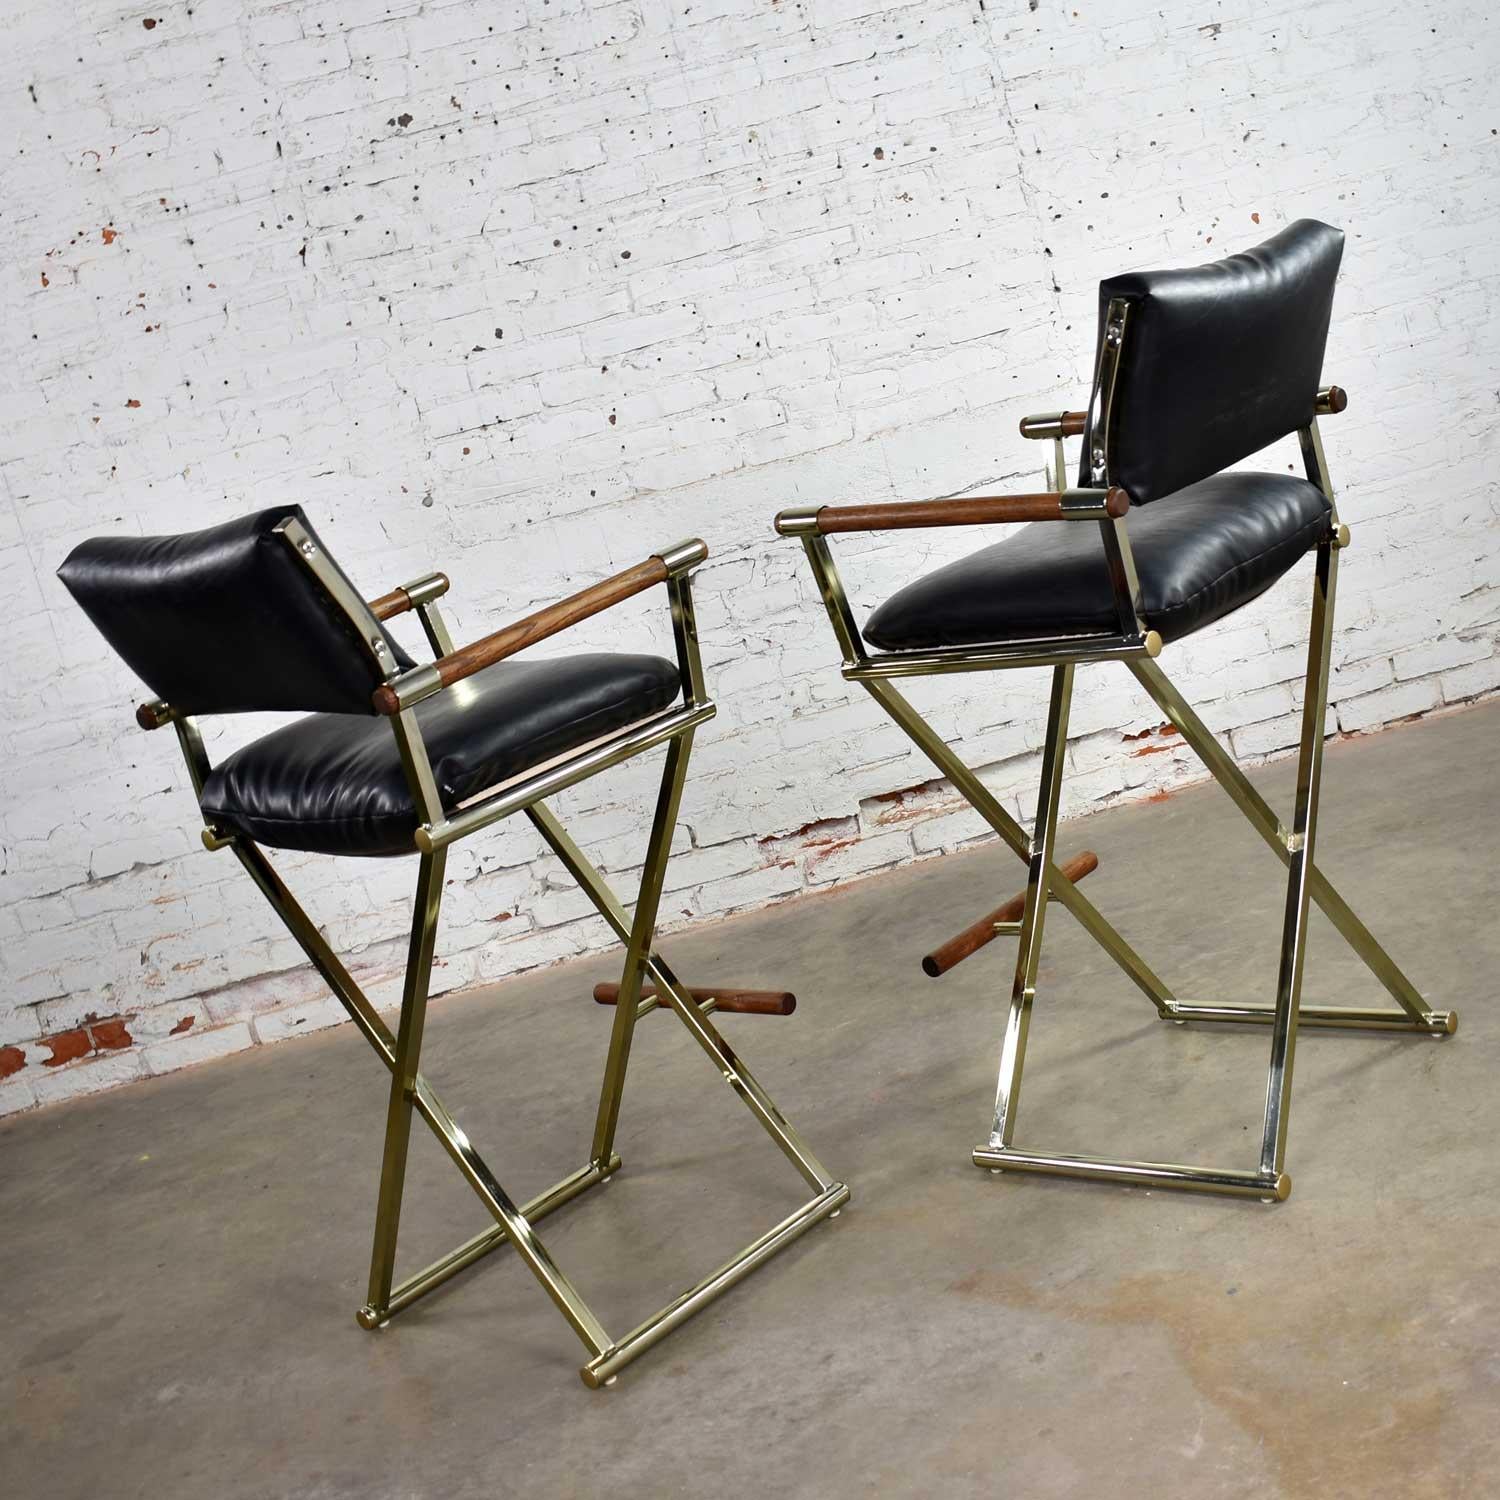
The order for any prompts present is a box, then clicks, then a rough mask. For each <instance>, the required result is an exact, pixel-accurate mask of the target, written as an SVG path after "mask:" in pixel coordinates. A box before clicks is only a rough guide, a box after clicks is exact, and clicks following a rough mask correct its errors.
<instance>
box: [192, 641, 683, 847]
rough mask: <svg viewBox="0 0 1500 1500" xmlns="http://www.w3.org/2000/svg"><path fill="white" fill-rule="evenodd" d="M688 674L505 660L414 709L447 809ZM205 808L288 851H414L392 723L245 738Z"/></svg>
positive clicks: (331, 722) (660, 694)
mask: <svg viewBox="0 0 1500 1500" xmlns="http://www.w3.org/2000/svg"><path fill="white" fill-rule="evenodd" d="M680 681H681V679H680V676H679V673H678V669H677V667H676V666H675V665H673V664H672V663H671V662H667V661H663V660H662V658H661V657H659V656H626V655H587V656H567V657H561V658H554V659H551V660H539V661H525V662H522V661H502V662H497V663H495V665H494V666H491V667H486V668H485V669H484V670H483V671H481V672H477V673H475V674H474V676H472V677H470V678H468V679H466V680H465V681H463V682H459V683H455V684H454V685H453V686H452V687H448V688H445V689H444V690H443V691H442V692H440V693H438V694H437V695H436V696H435V697H432V698H429V699H428V700H427V701H426V702H425V703H420V704H418V705H417V708H416V710H415V712H416V715H417V719H418V721H419V722H420V724H421V727H422V738H423V740H424V741H425V742H426V745H427V750H428V755H429V758H430V759H431V761H432V772H433V776H434V779H435V780H436V782H437V786H438V792H439V794H440V795H441V797H442V800H443V806H444V807H445V808H446V809H448V810H449V811H452V810H453V808H455V807H456V806H457V805H458V804H459V803H461V802H463V801H466V800H467V799H468V798H470V797H472V796H474V795H475V794H476V793H478V792H482V791H484V790H485V789H486V788H488V787H491V786H494V785H496V784H497V783H499V782H502V781H506V780H508V779H509V778H511V777H512V776H516V775H519V774H520V773H521V772H523V771H525V770H527V769H529V768H530V767H533V766H538V765H541V764H542V763H543V762H544V761H547V760H550V759H552V758H553V757H554V756H557V755H561V754H563V753H564V752H565V751H568V750H574V749H577V748H578V747H579V746H581V745H584V744H587V743H588V742H589V741H590V740H592V739H596V738H598V737H600V736H601V735H605V734H609V733H611V732H612V731H613V730H616V729H622V728H624V727H625V726H626V725H628V724H632V723H634V722H635V721H637V720H639V719H643V718H646V717H647V716H648V715H650V714H653V713H656V712H657V711H658V710H660V709H663V708H665V707H666V706H667V705H668V704H669V703H671V702H672V700H673V699H674V698H676V696H677V693H678V690H679V686H680ZM201 801H202V805H203V811H204V812H205V813H206V814H207V815H208V816H209V817H210V818H212V819H213V821H214V822H215V823H217V824H220V825H221V826H223V827H225V828H226V829H228V830H230V831H233V832H238V833H243V834H246V835H248V836H249V837H250V838H252V839H255V840H256V841H257V842H258V843H261V844H269V845H271V846H273V847H275V848H280V849H307V850H311V851H313V852H315V853H320V854H357V855H387V854H410V853H411V852H412V834H413V832H414V831H415V830H416V826H417V821H418V820H417V812H416V808H415V806H414V805H413V803H412V797H411V791H410V789H409V787H408V784H407V779H406V773H405V771H404V770H403V769H402V765H401V755H400V751H399V749H398V747H397V743H396V737H395V735H393V734H392V733H391V726H390V724H389V723H388V722H387V721H386V720H385V719H384V718H381V717H378V716H373V715H372V716H368V717H366V716H362V715H358V714H309V715H308V716H307V717H306V718H302V719H298V720H297V721H296V722H295V723H293V724H288V725H287V726H285V727H284V728H282V729H278V730H275V731H274V732H273V733H271V734H268V735H266V736H265V737H264V738H263V739H258V740H256V741H254V742H253V743H252V744H249V745H246V746H245V747H244V748H243V749H242V750H238V751H236V752H235V753H234V754H233V755H231V756H229V757H228V759H226V760H225V761H224V762H223V763H222V764H221V765H219V766H217V767H216V768H215V769H214V770H213V771H212V772H211V773H210V775H209V777H208V780H207V781H206V782H205V783H204V787H203V796H202V799H201Z"/></svg>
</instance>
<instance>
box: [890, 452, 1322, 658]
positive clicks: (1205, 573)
mask: <svg viewBox="0 0 1500 1500" xmlns="http://www.w3.org/2000/svg"><path fill="white" fill-rule="evenodd" d="M1328 519H1329V508H1328V502H1327V501H1326V500H1325V499H1324V498H1323V496H1322V494H1321V493H1320V492H1319V491H1318V489H1317V488H1316V486H1314V485H1312V484H1309V483H1308V481H1307V480H1305V479H1299V478H1296V477H1294V476H1292V475H1290V474H1245V473H1226V474H1215V475H1214V476H1213V477H1212V478H1210V479H1204V480H1201V481H1199V482H1198V483H1197V484H1191V485H1189V486H1188V487H1187V488H1186V489H1182V490H1179V491H1178V492H1177V493H1176V494H1175V495H1165V496H1163V497H1162V498H1161V499H1159V500H1153V501H1152V502H1151V504H1149V505H1139V506H1134V507H1132V509H1131V513H1130V542H1131V549H1132V552H1133V553H1134V556H1135V565H1136V572H1137V573H1138V575H1139V577H1140V582H1141V594H1142V599H1143V603H1144V605H1145V609H1144V615H1145V620H1146V624H1147V625H1148V626H1149V627H1150V628H1151V629H1153V630H1156V631H1159V632H1160V634H1161V637H1162V639H1163V640H1165V641H1172V640H1177V639H1180V638H1181V637H1182V636H1185V635H1188V634H1190V633H1191V632H1192V631H1194V630H1197V629H1199V628H1200V627H1201V626H1204V625H1207V624H1209V623H1210V622H1212V621H1214V620H1217V619H1219V618H1221V617H1222V616H1224V615H1227V614H1228V613H1229V612H1230V611H1231V610H1235V609H1238V608H1239V607H1240V606H1241V605H1242V604H1246V603H1248V602H1249V601H1250V600H1251V599H1253V598H1255V596H1256V595H1257V594H1260V593H1263V592H1264V591H1265V590H1266V589H1268V588H1270V586H1271V585H1272V584H1273V583H1275V582H1276V580H1277V579H1278V578H1280V577H1281V575H1282V574H1283V573H1285V572H1286V571H1287V569H1288V568H1290V567H1291V566H1292V565H1293V564H1294V563H1295V562H1296V561H1297V560H1298V558H1300V557H1301V556H1302V554H1303V553H1304V552H1307V551H1309V550H1310V549H1311V548H1313V547H1315V546H1316V545H1317V544H1318V542H1319V541H1320V540H1321V539H1322V537H1323V536H1324V535H1325V534H1326V533H1327V530H1328ZM1118 628H1119V616H1118V614H1117V613H1116V606H1115V599H1114V592H1113V590H1112V588H1111V586H1110V580H1109V569H1108V567H1107V565H1106V563H1105V559H1104V544H1103V542H1102V540H1101V538H1100V536H1099V528H1098V527H1097V526H1095V525H1092V524H1089V523H1087V522H1065V523H1061V524H1059V523H1057V522H1048V523H1045V524H1034V525H1030V526H1023V527H1020V528H1018V529H1017V530H1016V531H1015V532H1014V533H1013V534H1012V535H1011V536H1009V537H1007V538H1006V539H1005V540H1004V541H1001V542H997V543H996V544H995V545H994V546H992V547H985V548H984V549H983V550H981V551H979V552H975V553H972V554H971V555H970V556H968V557H965V558H961V559H960V560H959V561H958V562H954V563H949V564H948V565H947V566H946V567H943V568H939V569H938V570H937V571H936V572H933V573H929V574H927V575H926V576H925V577H922V578H919V579H918V580H917V581H916V582H915V583H911V584H908V585H907V586H906V587H905V588H904V589H902V590H901V591H900V592H899V593H897V594H894V595H892V596H891V597H890V598H889V599H887V600H886V601H885V603H884V604H882V605H881V606H880V607H879V608H878V609H877V610H876V611H875V612H874V613H873V614H872V615H871V616H870V619H869V623H868V624H867V625H866V626H865V631H864V634H865V638H866V639H867V640H868V641H869V642H870V643H871V644H872V645H875V646H877V647H879V648H880V649H881V650H883V651H927V650H933V649H935V648H937V647H941V646H972V645H980V644H988V643H996V644H999V643H1002V642H1009V641H1017V640H1025V639H1030V638H1035V637H1038V636H1064V635H1085V634H1090V633H1093V632H1107V631H1113V630H1118Z"/></svg>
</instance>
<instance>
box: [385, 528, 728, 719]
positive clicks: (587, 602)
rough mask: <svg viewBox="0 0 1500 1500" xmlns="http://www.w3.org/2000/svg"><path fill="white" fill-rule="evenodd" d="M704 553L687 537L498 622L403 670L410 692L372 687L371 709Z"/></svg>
mask: <svg viewBox="0 0 1500 1500" xmlns="http://www.w3.org/2000/svg"><path fill="white" fill-rule="evenodd" d="M707 555H708V548H707V547H705V546H704V545H703V543H702V542H700V541H697V540H696V539H695V540H694V541H693V542H691V543H687V542H684V543H680V544H679V545H678V546H677V547H674V548H668V549H667V550H666V552H665V553H663V554H655V555H653V556H651V557H648V558H647V559H646V560H645V562H642V563H637V564H636V565H635V566H634V567H633V568H626V569H625V571H624V572H623V573H616V574H615V575H614V576H613V577H612V578H605V579H603V580H601V581H600V582H599V583H595V584H591V585H590V586H589V587H588V588H586V589H580V590H579V591H578V593H576V594H570V595H569V596H568V597H567V598H566V599H562V600H560V601H559V602H558V603H556V604H548V605H545V606H544V607H543V608H541V609H539V610H537V611H535V613H533V614H529V615H527V616H526V618H525V619H524V620H517V621H516V622H515V623H514V624H512V625H506V626H503V627H502V628H501V629H499V630H497V631H495V632H493V634H491V635H487V636H485V637H483V639H481V640H477V641H473V642H471V643H470V644H469V645H467V646H460V647H459V648H458V650H457V651H451V652H449V653H448V655H447V656H440V657H438V659H437V660H436V661H435V662H433V663H432V664H431V665H430V666H425V667H418V668H417V669H416V672H408V673H407V674H406V679H405V680H406V681H409V682H413V686H414V687H416V689H417V691H416V692H415V693H406V694H402V693H398V691H397V686H398V685H393V684H392V683H389V682H386V683H382V684H381V685H380V686H379V687H378V688H376V689H375V693H374V703H375V711H376V712H377V713H382V714H395V713H400V711H401V707H402V698H403V697H405V698H406V699H407V701H408V706H409V705H410V703H411V702H413V701H417V700H418V699H420V698H423V697H426V696H428V695H429V694H430V693H432V692H436V691H437V690H438V689H440V688H445V687H452V686H453V684H454V683H455V682H462V681H463V679H464V678H465V677H472V676H473V675H474V673H476V672H480V671H483V670H484V668H485V667H490V666H493V665H494V664H495V663H496V662H497V661H504V660H505V658H506V657H508V656H514V655H515V654H516V652H518V651H523V650H525V648H526V647H527V646H534V645H535V644H536V643H537V642H538V641H544V640H546V639H547V637H548V636H553V635H556V634H557V633H558V632H559V631H560V630H566V629H567V628H568V627H569V626H570V625H577V624H578V623H579V622H580V621H581V620H587V619H589V618H590V617H592V616H593V615H597V614H600V613H601V612H602V611H604V610H606V609H609V608H610V607H611V606H612V605H615V604H619V603H621V602H622V601H623V600H626V599H630V598H632V597H634V596H635V595H636V594H640V593H644V592H645V591H646V590H647V589H649V588H651V587H653V586H654V585H655V584H658V583H665V582H666V581H667V579H668V578H670V577H671V576H672V575H673V574H674V573H678V572H682V571H684V570H685V569H686V568H688V567H691V566H693V565H694V564H695V563H698V562H701V561H702V560H703V558H704V557H706V556H707ZM418 673H420V674H422V676H421V678H420V680H418V679H417V674H418Z"/></svg>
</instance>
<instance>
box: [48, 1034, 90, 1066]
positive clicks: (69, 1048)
mask: <svg viewBox="0 0 1500 1500" xmlns="http://www.w3.org/2000/svg"><path fill="white" fill-rule="evenodd" d="M42 1046H44V1047H50V1048H51V1049H52V1056H51V1057H44V1058H43V1059H42V1066H43V1067H44V1068H60V1067H61V1066H62V1065H63V1064H64V1063H70V1062H77V1061H78V1059H79V1058H80V1057H87V1056H88V1055H89V1053H90V1052H91V1051H92V1050H93V1047H92V1044H91V1043H90V1042H89V1034H88V1032H86V1031H83V1030H81V1029H80V1030H78V1031H59V1032H58V1033H57V1035H56V1036H44V1037H43V1038H42Z"/></svg>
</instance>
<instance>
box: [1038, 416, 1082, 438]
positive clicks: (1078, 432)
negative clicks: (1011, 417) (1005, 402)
mask: <svg viewBox="0 0 1500 1500" xmlns="http://www.w3.org/2000/svg"><path fill="white" fill-rule="evenodd" d="M1088 425H1089V414H1088V413H1087V412H1086V411H1049V412H1043V413H1042V414H1041V415H1040V416H1035V417H1022V418H1021V436H1022V437H1023V438H1065V437H1082V436H1083V429H1084V428H1085V427H1087V426H1088Z"/></svg>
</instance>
